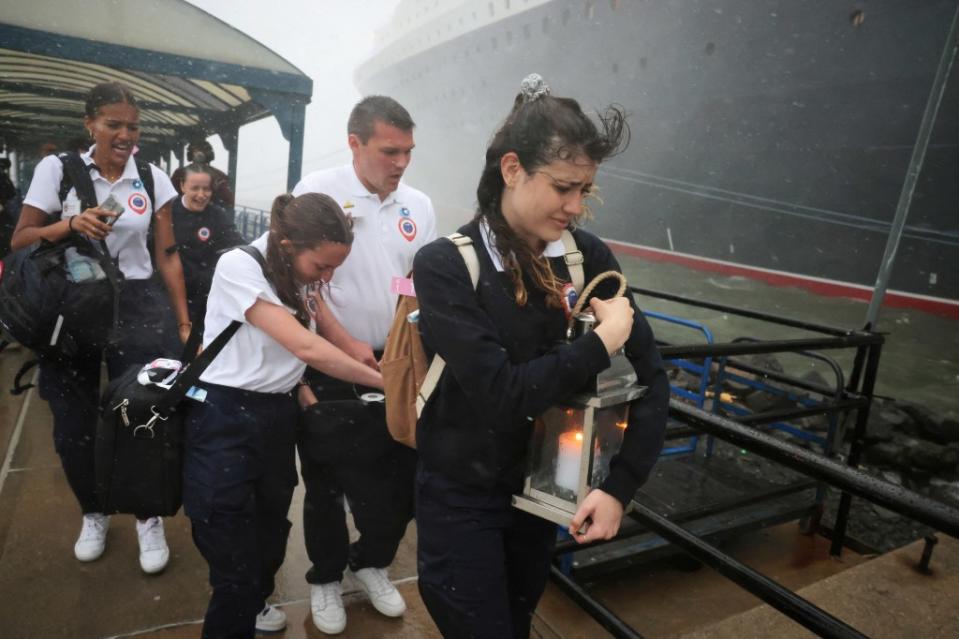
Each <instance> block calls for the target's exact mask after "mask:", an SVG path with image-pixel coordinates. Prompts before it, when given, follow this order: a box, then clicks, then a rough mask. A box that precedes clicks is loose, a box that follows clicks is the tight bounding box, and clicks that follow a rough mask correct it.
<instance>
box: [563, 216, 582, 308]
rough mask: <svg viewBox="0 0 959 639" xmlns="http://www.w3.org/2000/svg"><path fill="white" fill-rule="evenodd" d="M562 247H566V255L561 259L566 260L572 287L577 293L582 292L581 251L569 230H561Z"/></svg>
mask: <svg viewBox="0 0 959 639" xmlns="http://www.w3.org/2000/svg"><path fill="white" fill-rule="evenodd" d="M562 240H563V248H565V249H566V255H564V256H563V259H564V260H566V267H567V268H568V269H569V277H570V279H571V280H573V288H575V289H576V292H577V293H582V292H583V284H585V283H586V282H585V279H586V278H585V276H584V275H583V252H582V251H580V250H579V248H577V246H576V240H575V239H574V238H573V234H572V233H570V232H569V230H564V231H563V237H562Z"/></svg>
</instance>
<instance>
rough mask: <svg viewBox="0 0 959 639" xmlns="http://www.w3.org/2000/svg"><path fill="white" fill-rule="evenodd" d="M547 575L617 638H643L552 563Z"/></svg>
mask: <svg viewBox="0 0 959 639" xmlns="http://www.w3.org/2000/svg"><path fill="white" fill-rule="evenodd" d="M549 577H550V579H552V580H553V583H555V584H556V585H557V586H559V588H560V590H562V591H563V592H564V593H566V596H568V597H569V598H570V599H572V600H573V601H575V602H576V603H577V604H579V606H580V607H581V608H582V609H583V610H585V611H586V612H587V613H589V616H590V617H592V618H593V619H595V620H596V621H597V622H598V623H599V624H600V625H601V626H603V628H606V630H608V631H609V633H610V634H611V635H613V636H614V637H617V639H643V636H642V635H641V634H639V633H638V632H636V631H635V630H633V629H632V628H631V627H630V626H629V624H627V623H626V622H625V621H623V620H622V619H620V618H619V617H617V616H616V615H615V614H613V612H612V611H611V610H609V609H608V608H606V607H605V606H603V605H602V604H601V603H599V602H598V601H596V599H594V598H593V596H592V595H590V594H589V593H588V592H586V589H584V588H583V587H582V586H580V585H579V584H578V583H576V581H574V580H573V579H571V578H570V577H567V576H566V575H564V574H563V572H562V571H561V570H560V569H559V568H557V567H556V566H555V565H554V564H550V566H549Z"/></svg>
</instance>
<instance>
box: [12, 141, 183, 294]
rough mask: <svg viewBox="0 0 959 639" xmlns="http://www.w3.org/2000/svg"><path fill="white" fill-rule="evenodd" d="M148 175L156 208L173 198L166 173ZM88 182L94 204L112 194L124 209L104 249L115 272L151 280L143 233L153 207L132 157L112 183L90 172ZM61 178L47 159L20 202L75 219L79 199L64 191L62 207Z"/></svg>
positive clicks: (89, 158)
mask: <svg viewBox="0 0 959 639" xmlns="http://www.w3.org/2000/svg"><path fill="white" fill-rule="evenodd" d="M95 148H96V147H95V146H94V147H92V148H91V149H90V151H89V152H87V153H83V154H81V155H80V157H81V158H82V159H83V161H84V162H85V163H86V164H87V166H89V165H91V164H93V151H94V149H95ZM150 171H151V172H152V173H153V190H154V197H155V198H156V208H161V207H163V205H164V204H166V203H167V202H169V201H170V200H172V199H173V198H175V197H176V190H175V189H174V188H173V183H172V182H171V181H170V178H169V177H167V174H166V173H164V172H163V171H161V170H160V169H158V168H157V167H155V166H153V165H152V164H151V165H150ZM90 178H91V179H92V180H93V189H94V191H95V192H96V194H97V202H99V203H102V202H104V201H105V200H106V199H107V197H108V196H109V195H110V194H111V193H112V194H113V197H114V198H116V200H117V201H118V202H120V204H122V205H123V208H124V209H125V210H124V212H123V214H122V215H121V216H120V218H119V219H118V220H117V221H116V223H115V224H114V225H113V231H112V232H111V233H110V234H109V235H108V236H107V248H108V249H109V250H110V255H112V256H113V257H117V256H119V258H120V270H121V271H122V272H123V275H124V277H126V278H127V279H128V280H145V279H147V278H149V277H150V276H151V275H153V265H152V263H151V261H150V253H151V251H152V249H153V247H152V246H151V247H148V246H147V232H148V231H149V228H150V220H151V218H152V216H153V206H151V204H150V198H149V196H148V195H147V192H146V189H145V188H144V186H143V182H141V181H140V175H139V174H138V173H137V165H136V161H135V160H134V159H133V155H130V157H129V159H127V164H126V166H125V167H124V168H123V175H121V176H120V179H118V180H117V181H116V182H114V183H112V184H111V183H110V182H109V181H107V179H106V178H104V177H103V176H102V175H101V174H100V171H99V170H98V169H96V168H94V170H93V171H91V172H90ZM62 179H63V162H61V161H60V158H58V157H57V156H55V155H48V156H47V157H45V158H43V159H42V160H40V162H39V163H38V164H37V166H36V168H35V169H34V171H33V181H31V182H30V189H29V190H28V191H27V196H26V198H24V200H23V203H24V204H28V205H30V206H33V207H36V208H38V209H40V210H41V211H43V212H44V213H47V214H52V213H56V212H57V211H63V214H62V216H61V217H62V218H63V219H67V218H68V217H72V216H74V215H79V214H80V213H82V212H83V211H81V210H80V199H79V198H78V197H77V192H76V189H75V188H72V187H71V189H70V190H69V191H68V192H67V195H66V199H65V200H64V201H63V202H61V201H60V199H59V195H60V182H61V181H62Z"/></svg>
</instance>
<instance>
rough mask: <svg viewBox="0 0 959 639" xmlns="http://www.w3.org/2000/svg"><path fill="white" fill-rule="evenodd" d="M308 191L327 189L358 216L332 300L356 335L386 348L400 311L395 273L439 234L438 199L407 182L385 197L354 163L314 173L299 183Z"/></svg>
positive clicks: (300, 190) (298, 191)
mask: <svg viewBox="0 0 959 639" xmlns="http://www.w3.org/2000/svg"><path fill="white" fill-rule="evenodd" d="M304 193H325V194H326V195H329V196H330V197H332V198H333V199H334V200H336V202H337V203H338V204H339V205H340V206H341V207H343V211H344V212H345V213H346V214H347V215H352V216H353V249H352V250H351V251H350V255H349V257H347V258H346V261H345V262H343V264H342V265H341V266H340V267H339V268H337V269H336V272H335V273H334V274H333V280H332V281H331V282H330V288H329V293H328V295H327V296H326V303H327V306H329V308H330V309H331V310H332V311H333V314H334V315H335V316H336V319H337V320H339V322H340V324H342V325H343V327H344V328H345V329H346V330H347V331H348V332H349V333H350V335H352V336H353V337H355V338H356V339H358V340H361V341H364V342H366V343H367V344H369V345H370V346H372V347H373V349H374V350H380V349H382V348H383V345H384V344H385V343H386V334H387V333H388V332H389V330H390V323H391V322H392V321H393V314H394V313H395V311H396V294H395V293H393V292H392V290H391V284H392V281H393V278H394V277H406V276H407V275H408V274H409V272H410V269H411V268H412V267H413V256H414V255H415V254H416V251H418V250H419V248H420V247H421V246H423V245H425V244H428V243H429V242H431V241H433V240H434V239H435V238H436V215H435V213H434V212H433V202H432V201H430V198H429V197H427V196H426V194H424V193H423V192H422V191H418V190H416V189H414V188H412V187H410V186H407V185H406V184H403V183H400V185H399V187H398V188H397V189H396V190H395V191H393V192H392V193H390V194H389V196H387V198H386V200H385V201H383V202H380V198H379V196H378V195H376V194H375V193H370V192H369V191H368V190H366V187H365V186H363V183H362V182H360V179H359V178H358V177H357V175H356V170H355V169H354V168H353V165H352V164H347V165H346V166H341V167H337V168H332V169H325V170H322V171H315V172H313V173H310V174H309V175H307V176H306V177H304V178H303V179H302V180H300V182H299V184H297V185H296V187H295V188H294V189H293V195H302V194H304Z"/></svg>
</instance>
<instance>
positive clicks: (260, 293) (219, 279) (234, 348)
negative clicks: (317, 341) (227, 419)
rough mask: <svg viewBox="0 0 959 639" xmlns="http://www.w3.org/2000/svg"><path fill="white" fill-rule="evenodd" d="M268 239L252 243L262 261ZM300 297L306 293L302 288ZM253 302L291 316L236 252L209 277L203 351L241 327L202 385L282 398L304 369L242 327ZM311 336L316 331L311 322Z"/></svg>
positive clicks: (267, 338)
mask: <svg viewBox="0 0 959 639" xmlns="http://www.w3.org/2000/svg"><path fill="white" fill-rule="evenodd" d="M269 235H270V234H269V232H267V233H264V234H263V235H262V236H260V237H259V238H257V239H256V240H254V241H253V242H252V243H251V246H253V247H254V248H256V249H257V250H259V251H260V253H262V254H263V255H264V256H265V255H266V243H267V238H268V237H269ZM302 292H303V293H305V287H304V291H302ZM258 299H262V300H265V301H267V302H270V303H273V304H276V305H277V306H281V307H283V308H285V309H286V310H287V311H289V313H290V314H291V315H293V314H294V310H293V309H291V308H290V307H289V306H286V305H284V304H283V302H281V301H280V298H279V297H278V296H277V294H276V290H275V289H274V288H273V285H272V284H270V283H269V282H268V281H267V280H266V277H264V276H263V269H261V268H260V265H259V264H258V263H257V261H256V260H254V259H253V258H252V257H250V256H249V255H247V254H246V253H244V252H243V251H241V250H239V249H234V250H232V251H229V252H227V253H224V254H223V256H222V257H221V258H220V260H219V261H218V262H217V264H216V270H215V271H214V272H213V285H212V286H211V287H210V297H209V299H208V300H207V305H206V324H205V328H204V331H203V347H204V348H206V347H208V346H209V345H210V342H212V341H213V339H214V338H215V337H216V336H217V335H219V334H220V333H221V332H222V331H223V330H224V329H225V328H226V327H227V326H229V325H230V322H232V321H233V320H238V321H240V322H243V326H241V327H240V328H239V330H238V331H237V332H236V334H234V335H233V337H232V338H231V339H230V341H229V342H227V344H226V346H225V347H223V350H222V351H220V354H219V355H217V356H216V357H215V358H214V359H213V362H212V363H211V364H210V366H209V367H208V368H207V369H206V370H205V371H203V374H202V375H200V380H201V381H204V382H209V383H211V384H220V385H221V386H231V387H233V388H241V389H243V390H249V391H256V392H259V393H286V392H288V391H290V390H291V389H292V388H293V387H294V386H295V385H296V383H297V382H298V381H299V380H300V378H301V377H302V376H303V371H304V370H305V369H306V364H305V363H303V362H302V361H301V360H299V359H297V358H296V356H295V355H293V353H291V352H290V351H288V350H286V349H285V348H284V347H283V346H281V345H280V343H279V342H277V341H276V340H274V339H273V338H272V337H270V336H269V335H267V334H266V333H264V332H263V331H261V330H260V329H258V328H256V327H255V326H253V325H252V324H249V323H247V321H246V311H247V310H249V308H250V307H251V306H253V304H255V303H256V301H257V300H258ZM310 330H311V331H313V330H315V326H314V325H313V322H312V321H311V322H310Z"/></svg>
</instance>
